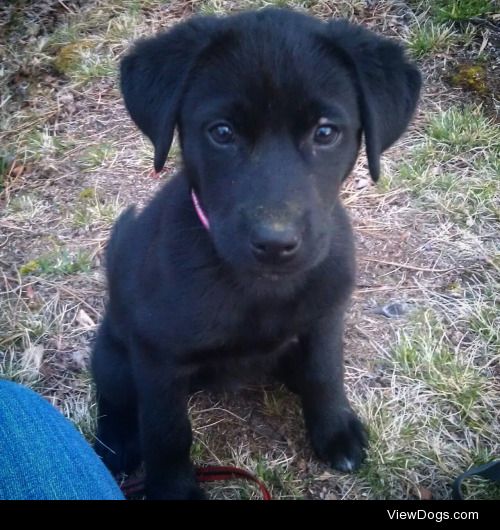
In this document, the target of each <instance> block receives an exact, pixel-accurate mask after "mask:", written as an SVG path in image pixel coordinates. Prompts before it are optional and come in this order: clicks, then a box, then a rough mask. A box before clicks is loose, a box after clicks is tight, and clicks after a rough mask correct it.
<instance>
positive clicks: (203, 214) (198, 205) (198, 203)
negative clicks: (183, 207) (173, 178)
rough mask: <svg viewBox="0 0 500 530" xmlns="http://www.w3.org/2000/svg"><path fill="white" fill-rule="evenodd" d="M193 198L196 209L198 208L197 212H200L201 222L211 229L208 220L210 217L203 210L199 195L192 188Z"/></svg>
mask: <svg viewBox="0 0 500 530" xmlns="http://www.w3.org/2000/svg"><path fill="white" fill-rule="evenodd" d="M191 199H192V200H193V204H194V209H195V210H196V213H197V214H198V219H199V220H200V221H201V224H202V225H203V226H204V227H205V228H206V229H207V230H210V223H209V222H208V217H207V215H206V214H205V212H204V211H203V208H202V207H201V204H200V201H199V199H198V196H197V195H196V193H195V191H194V190H193V189H191Z"/></svg>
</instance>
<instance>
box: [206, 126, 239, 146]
mask: <svg viewBox="0 0 500 530" xmlns="http://www.w3.org/2000/svg"><path fill="white" fill-rule="evenodd" d="M208 134H209V135H210V138H211V139H212V140H213V141H214V142H215V143H216V144H221V145H226V144H231V143H233V142H234V131H233V129H232V127H231V126H230V125H229V124H227V123H216V124H215V125H212V126H211V127H210V128H209V129H208Z"/></svg>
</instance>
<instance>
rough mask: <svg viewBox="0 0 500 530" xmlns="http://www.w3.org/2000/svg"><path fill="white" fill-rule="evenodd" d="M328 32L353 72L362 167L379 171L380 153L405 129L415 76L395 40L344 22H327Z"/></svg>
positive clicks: (417, 76) (376, 174) (417, 90)
mask: <svg viewBox="0 0 500 530" xmlns="http://www.w3.org/2000/svg"><path fill="white" fill-rule="evenodd" d="M328 37H329V40H330V42H331V43H333V44H334V48H335V49H336V50H337V51H340V55H341V59H342V60H343V61H344V62H346V63H347V64H348V66H349V68H350V70H351V72H352V73H353V75H354V79H355V83H356V89H357V92H358V101H359V107H360V112H361V122H362V126H363V132H364V135H365V142H366V154H367V157H368V167H369V169H370V174H371V176H372V178H373V180H374V181H377V179H378V178H379V175H380V155H381V154H382V152H383V151H385V150H386V149H387V148H388V147H390V146H391V145H392V144H393V143H394V142H395V141H396V140H397V139H398V138H399V137H400V136H401V135H402V134H403V132H404V131H405V129H406V127H407V125H408V123H409V121H410V119H411V117H412V115H413V112H414V111H415V107H416V105H417V101H418V97H419V94H420V88H421V84H422V80H421V76H420V73H419V71H418V69H417V68H416V66H414V65H413V64H411V63H409V62H408V61H407V59H406V58H405V55H404V51H403V49H402V48H401V46H399V45H398V44H396V43H395V42H393V41H391V40H389V39H386V38H383V37H379V36H378V35H376V34H374V33H372V32H371V31H368V30H366V29H364V28H362V27H360V26H354V25H352V24H349V23H348V22H346V21H338V22H331V23H329V24H328Z"/></svg>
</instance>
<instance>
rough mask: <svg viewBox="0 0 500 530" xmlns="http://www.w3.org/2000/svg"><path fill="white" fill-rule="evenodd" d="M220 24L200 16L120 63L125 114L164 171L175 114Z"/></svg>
mask: <svg viewBox="0 0 500 530" xmlns="http://www.w3.org/2000/svg"><path fill="white" fill-rule="evenodd" d="M217 21H218V19H216V18H215V17H200V18H194V19H191V20H190V21H188V22H185V23H183V24H179V25H178V26H176V27H175V28H174V29H172V30H170V31H168V32H167V33H164V34H161V35H159V36H157V37H153V38H149V39H145V40H142V41H140V42H139V43H137V44H136V45H135V46H134V47H133V49H132V50H131V51H130V52H129V53H128V54H127V55H126V56H125V58H124V59H123V60H122V62H121V90H122V93H123V97H124V100H125V106H126V107H127V110H128V112H129V114H130V116H131V117H132V119H133V120H134V122H135V123H136V124H137V126H138V127H139V129H141V131H142V132H143V133H144V134H146V136H148V138H149V139H150V140H151V142H152V143H153V146H154V149H155V155H154V167H155V170H156V171H161V169H162V168H163V166H164V164H165V161H166V159H167V155H168V151H169V149H170V146H171V144H172V139H173V135H174V130H175V125H176V121H177V112H178V109H179V104H180V101H181V99H182V94H183V91H184V89H185V86H186V82H187V80H188V77H189V73H190V71H191V68H192V66H193V65H194V63H195V61H196V59H197V57H198V55H199V54H200V52H201V51H202V50H203V49H204V48H205V46H207V45H208V43H209V42H210V37H211V35H212V32H213V29H214V27H215V25H216V24H217Z"/></svg>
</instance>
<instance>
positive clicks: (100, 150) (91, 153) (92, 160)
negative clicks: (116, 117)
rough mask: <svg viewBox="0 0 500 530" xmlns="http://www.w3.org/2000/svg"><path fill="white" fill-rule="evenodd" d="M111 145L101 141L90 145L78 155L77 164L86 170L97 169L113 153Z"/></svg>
mask: <svg viewBox="0 0 500 530" xmlns="http://www.w3.org/2000/svg"><path fill="white" fill-rule="evenodd" d="M114 152H115V149H114V147H113V145H111V144H109V143H106V142H103V143H100V144H96V145H91V146H89V147H87V149H85V151H83V153H82V154H80V156H79V157H78V160H77V164H78V165H79V166H80V167H81V168H82V169H84V170H86V171H94V170H95V169H99V168H100V167H101V166H102V165H103V164H104V162H105V161H106V160H109V158H110V157H111V156H112V155H113V153H114Z"/></svg>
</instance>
